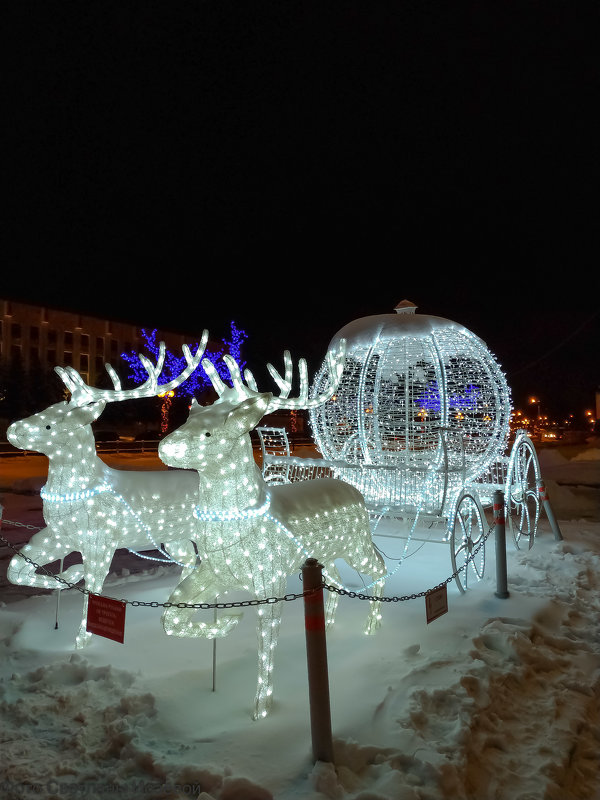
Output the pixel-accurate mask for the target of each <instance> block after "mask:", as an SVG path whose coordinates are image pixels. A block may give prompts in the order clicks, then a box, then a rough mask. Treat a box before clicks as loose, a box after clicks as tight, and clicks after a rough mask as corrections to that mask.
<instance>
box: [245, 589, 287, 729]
mask: <svg viewBox="0 0 600 800" xmlns="http://www.w3.org/2000/svg"><path fill="white" fill-rule="evenodd" d="M273 591H275V592H276V594H277V595H278V596H281V595H283V594H284V592H285V582H280V585H279V586H277V587H275V586H274V587H273V588H272V589H270V590H269V592H270V593H271V594H272V593H273ZM254 592H255V594H256V597H257V598H260V597H267V594H268V593H267V591H266V588H265V586H263V585H261V586H255V588H254ZM281 612H282V608H281V603H270V604H269V605H265V606H258V614H257V625H256V634H257V638H258V685H257V688H256V697H255V698H254V713H253V715H252V718H253V719H255V720H256V719H263V718H264V717H266V716H267V715H268V713H269V711H270V709H271V705H272V703H273V661H274V657H275V646H276V645H277V638H278V636H279V627H280V624H281Z"/></svg>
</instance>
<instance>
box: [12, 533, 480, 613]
mask: <svg viewBox="0 0 600 800" xmlns="http://www.w3.org/2000/svg"><path fill="white" fill-rule="evenodd" d="M5 522H9V520H5ZM10 524H11V525H14V524H15V523H14V522H11V523H10ZM16 524H19V523H16ZM23 527H33V526H26V525H25V526H23ZM493 530H494V526H491V527H490V528H489V530H488V532H487V533H486V534H484V535H483V536H482V537H481V540H480V541H479V543H478V545H477V547H476V548H475V549H474V550H473V551H472V552H471V554H470V555H469V557H468V558H467V559H465V563H464V564H462V565H461V566H460V567H458V568H457V569H456V570H455V571H454V572H453V573H452V575H450V576H449V577H448V578H446V580H444V581H442V582H441V583H438V584H437V585H436V586H434V587H432V588H431V589H427V590H425V591H422V592H416V593H415V594H408V595H404V596H403V597H386V596H377V595H368V594H362V593H360V592H354V591H348V590H347V589H343V588H341V587H339V586H332V585H330V584H327V583H325V582H323V583H322V584H321V586H318V587H317V588H315V589H308V590H305V591H303V592H289V593H288V594H286V595H284V596H283V597H264V598H254V599H252V600H235V601H231V602H229V603H170V602H168V601H167V602H165V603H159V602H158V601H157V600H124V599H120V598H117V597H110V596H108V595H102V597H106V598H107V599H108V600H118V601H119V602H120V603H125V604H127V605H130V606H135V607H146V608H197V609H202V610H206V611H207V610H209V609H211V608H212V609H214V608H216V609H227V608H247V607H248V606H262V605H271V604H273V603H281V602H290V601H292V600H298V599H300V598H301V597H307V596H308V595H311V594H314V593H315V592H317V591H320V589H327V591H329V592H335V593H336V594H339V595H343V596H345V597H350V598H353V599H358V600H368V601H370V602H381V603H401V602H403V601H405V600H416V599H417V598H419V597H425V596H426V595H428V594H429V593H430V592H433V591H435V590H436V589H440V588H441V587H442V586H447V585H448V584H449V583H451V582H452V581H453V580H454V579H455V578H456V577H457V576H458V575H459V573H460V572H462V571H463V570H464V569H466V568H467V567H468V565H469V564H470V563H471V562H472V561H473V559H474V558H475V556H476V555H477V553H478V552H479V551H480V550H481V548H482V547H483V545H484V544H485V543H486V541H487V539H488V538H489V536H490V534H491V532H492V531H493ZM0 542H2V543H3V544H5V545H7V546H8V547H9V548H10V549H11V550H12V551H13V552H14V553H15V554H16V555H18V556H20V557H21V558H22V559H23V560H24V561H27V562H28V563H29V564H31V565H32V566H33V567H35V568H36V570H39V571H41V573H42V574H43V575H45V576H46V577H48V578H53V579H54V580H55V581H57V582H58V583H61V584H63V586H64V587H65V588H67V589H76V590H77V591H78V592H81V594H86V595H90V594H94V595H95V594H97V593H96V592H91V591H90V590H89V589H86V588H85V587H84V586H79V585H78V584H75V583H69V581H66V580H65V579H64V578H61V577H60V575H56V574H55V573H53V572H49V571H48V570H47V569H46V567H43V566H41V565H40V564H36V563H35V561H33V560H32V559H31V558H29V557H28V556H26V555H24V554H23V553H22V552H20V551H19V550H17V548H16V546H15V545H13V544H12V543H11V542H9V541H8V540H7V539H5V538H4V537H3V536H1V535H0Z"/></svg>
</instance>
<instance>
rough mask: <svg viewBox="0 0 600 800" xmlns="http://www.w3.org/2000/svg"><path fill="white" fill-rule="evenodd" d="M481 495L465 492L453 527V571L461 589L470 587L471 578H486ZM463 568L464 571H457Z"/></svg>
mask: <svg viewBox="0 0 600 800" xmlns="http://www.w3.org/2000/svg"><path fill="white" fill-rule="evenodd" d="M484 519H485V518H484V515H483V509H482V507H481V503H480V502H479V499H478V498H477V497H474V496H473V495H471V494H468V493H466V492H463V493H462V494H461V496H460V497H459V499H458V502H457V503H456V508H455V511H454V518H453V520H452V527H451V529H450V553H451V556H452V570H453V572H456V576H455V580H456V584H457V586H458V588H459V589H460V591H461V592H465V591H466V590H467V589H468V588H469V579H471V580H472V579H473V576H475V578H476V579H477V580H481V578H483V572H484V570H485V540H484V535H485V524H484ZM461 567H462V569H461ZM459 569H460V572H457V570H459Z"/></svg>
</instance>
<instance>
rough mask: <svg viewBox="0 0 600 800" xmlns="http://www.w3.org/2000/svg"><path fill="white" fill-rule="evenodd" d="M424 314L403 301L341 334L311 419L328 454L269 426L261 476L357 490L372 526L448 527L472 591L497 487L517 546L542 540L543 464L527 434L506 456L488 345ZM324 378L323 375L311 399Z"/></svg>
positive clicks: (499, 393)
mask: <svg viewBox="0 0 600 800" xmlns="http://www.w3.org/2000/svg"><path fill="white" fill-rule="evenodd" d="M415 310H416V309H415V306H414V305H413V304H412V303H409V302H407V301H404V302H402V303H400V304H399V305H398V306H397V308H396V309H395V311H396V313H395V314H381V315H376V316H370V317H364V318H362V319H358V320H355V321H354V322H351V323H350V324H348V325H346V326H345V327H344V328H342V329H341V330H340V331H339V332H338V333H337V334H336V336H335V337H334V338H333V340H332V342H331V345H330V347H332V348H333V347H336V346H338V345H339V342H340V340H342V339H345V341H346V362H345V366H344V371H343V374H342V377H341V380H340V383H339V387H338V389H337V392H336V394H335V395H334V397H333V398H332V399H331V400H330V401H329V402H327V403H326V404H324V405H321V406H319V407H318V408H315V409H312V410H311V412H310V422H311V426H312V430H313V434H314V439H315V444H316V446H317V448H318V450H319V451H320V453H321V455H322V458H316V459H299V458H293V457H292V456H291V455H290V452H289V446H288V444H287V439H286V436H285V433H284V432H283V431H281V430H279V431H277V430H276V429H266V428H262V429H259V436H260V438H261V444H262V447H263V472H264V475H265V478H266V479H267V480H271V481H295V480H302V479H306V478H311V477H317V476H318V475H322V474H324V473H328V474H331V475H333V476H335V477H337V478H340V479H342V480H344V481H347V482H348V483H351V484H353V485H354V486H356V487H357V488H358V489H359V490H360V491H361V492H362V494H363V495H364V497H365V501H366V503H367V507H368V509H369V512H370V515H371V519H372V524H373V529H374V530H376V529H377V526H378V525H379V523H380V522H381V520H382V519H384V518H385V519H388V520H394V521H400V520H402V521H406V522H407V523H409V526H410V527H411V529H412V530H414V528H415V526H416V525H417V524H418V525H419V526H422V525H424V524H427V525H428V526H433V527H437V529H438V530H439V527H440V525H439V524H440V523H441V527H442V530H443V541H446V542H450V548H451V557H452V564H453V567H454V571H455V572H456V570H457V569H458V568H459V567H460V566H461V565H464V562H465V560H467V559H468V561H469V565H468V567H467V568H464V569H462V570H461V572H459V573H458V575H457V583H458V585H459V588H461V590H463V589H464V588H466V585H467V583H468V579H469V578H468V576H469V573H470V574H471V575H472V574H473V573H472V572H471V570H474V571H475V573H476V574H477V576H478V577H481V576H482V574H483V570H484V565H485V545H484V542H485V534H486V532H487V530H488V529H489V526H488V524H487V522H486V519H485V509H486V508H490V507H491V506H492V504H493V496H494V492H495V491H496V490H501V491H502V492H504V498H505V513H506V516H507V519H508V522H509V526H510V528H511V530H512V533H513V536H514V540H515V543H516V544H517V546H520V545H521V544H522V543H523V542H527V544H528V545H529V546H531V544H532V543H533V539H534V536H535V533H536V529H537V523H538V519H539V515H540V497H539V486H540V472H539V464H538V460H537V456H536V453H535V449H534V447H533V445H532V443H531V440H530V439H529V437H528V436H527V434H526V432H525V431H520V432H518V434H517V436H516V438H515V441H514V443H513V445H512V449H511V450H510V454H508V455H507V452H508V443H509V432H510V427H509V422H510V410H511V402H510V391H509V388H508V386H507V383H506V380H505V377H504V374H503V372H502V370H501V369H500V367H499V365H498V363H497V361H496V360H495V358H494V356H493V355H492V354H491V353H490V351H489V350H488V348H487V347H486V345H485V343H484V342H483V341H482V340H481V339H479V338H478V337H477V336H475V335H474V334H473V333H471V332H470V331H469V330H467V329H466V328H465V327H463V326H462V325H459V324H457V323H455V322H452V321H450V320H447V319H442V318H440V317H434V316H426V315H420V314H416V313H415ZM326 379H327V375H326V371H325V370H324V369H322V370H321V371H320V372H319V373H317V375H316V376H315V380H314V382H313V386H312V392H313V394H316V393H318V392H319V390H320V388H321V384H322V383H323V382H324V381H325V380H326ZM277 437H279V440H277ZM436 524H437V525H436ZM405 528H406V526H404V529H405ZM474 551H476V555H475V556H473V555H472V554H473V552H474Z"/></svg>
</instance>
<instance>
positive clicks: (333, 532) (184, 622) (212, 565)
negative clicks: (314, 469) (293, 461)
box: [159, 343, 386, 719]
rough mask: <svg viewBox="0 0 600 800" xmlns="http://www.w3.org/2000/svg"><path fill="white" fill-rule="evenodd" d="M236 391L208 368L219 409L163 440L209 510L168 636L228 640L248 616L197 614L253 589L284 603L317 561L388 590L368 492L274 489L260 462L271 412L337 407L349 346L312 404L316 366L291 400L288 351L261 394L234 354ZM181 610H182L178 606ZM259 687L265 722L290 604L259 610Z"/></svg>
mask: <svg viewBox="0 0 600 800" xmlns="http://www.w3.org/2000/svg"><path fill="white" fill-rule="evenodd" d="M224 360H225V361H226V363H227V366H228V368H229V372H230V375H231V381H232V384H233V386H232V388H229V387H227V386H226V385H225V384H224V383H223V381H222V380H221V379H220V377H219V375H218V374H217V372H216V370H215V368H214V366H213V365H212V364H211V363H210V362H209V361H208V360H206V359H205V360H204V361H203V362H202V363H203V366H204V369H205V370H206V372H207V373H208V375H209V377H210V379H211V382H212V384H213V386H214V388H215V391H216V392H217V394H218V399H217V400H216V401H215V402H214V403H213V404H212V405H210V406H200V405H198V404H197V403H193V404H192V407H191V410H190V413H189V417H188V420H187V422H186V423H185V424H184V425H183V426H182V427H180V428H179V429H178V430H176V431H174V432H173V433H171V434H170V435H169V436H167V437H166V438H165V439H163V441H162V442H161V443H160V446H159V455H160V457H161V459H162V461H163V462H164V463H165V464H168V465H169V466H172V467H180V468H184V469H193V470H196V471H197V474H198V479H199V490H198V497H199V498H200V503H199V505H198V507H197V508H196V511H195V517H196V528H195V532H194V541H195V543H196V546H197V548H198V555H199V557H200V559H201V563H200V565H199V566H198V567H197V568H196V569H195V570H193V572H191V573H190V574H188V575H187V577H184V578H183V580H182V581H181V583H180V584H179V585H178V586H177V588H176V589H175V590H174V591H173V593H172V594H171V596H170V598H169V602H170V603H172V604H174V606H173V607H167V608H166V609H165V612H164V614H163V618H162V621H163V626H164V629H165V631H166V633H167V634H169V635H172V636H181V637H204V638H207V639H213V638H216V637H222V636H226V635H227V634H228V633H229V632H230V630H231V629H232V628H233V627H234V626H235V625H236V623H237V622H238V621H239V618H240V615H236V614H224V615H222V616H221V617H220V618H219V619H218V620H217V621H213V620H212V619H211V620H210V621H207V620H206V619H204V620H203V619H202V617H199V618H196V616H197V614H198V613H200V614H205V613H206V612H204V611H201V612H198V611H197V610H196V609H194V608H192V607H190V606H192V605H193V604H197V603H213V602H214V600H215V597H218V596H219V595H221V594H223V593H224V592H227V591H236V590H237V591H242V592H248V593H250V594H251V595H253V596H254V597H255V598H257V599H261V598H268V597H273V596H277V597H281V596H283V595H284V594H285V591H286V579H287V577H288V576H290V575H293V574H297V573H298V571H299V569H300V568H301V566H302V564H303V562H304V561H305V560H306V558H307V556H308V557H314V558H317V559H318V560H319V561H320V562H321V563H322V564H323V566H324V568H325V574H326V578H327V579H328V581H329V582H330V583H333V584H337V585H338V586H340V585H341V580H340V578H339V573H338V572H337V570H336V567H335V564H334V562H335V560H336V559H338V558H341V559H343V560H344V561H346V562H347V563H348V564H349V565H350V566H351V567H353V568H354V569H356V570H357V571H358V572H359V573H361V574H363V575H368V576H370V578H371V580H372V582H373V585H374V588H373V594H377V591H378V590H379V591H381V590H382V588H383V583H384V578H385V574H386V571H385V564H384V562H383V559H382V558H381V556H380V555H379V554H378V553H377V551H376V550H375V548H374V546H373V543H372V539H371V531H370V526H369V517H368V513H367V510H366V508H365V503H364V499H363V497H362V495H361V494H360V493H359V492H358V491H357V490H356V489H355V488H354V487H353V486H350V485H349V484H347V483H344V482H342V481H340V480H336V479H331V478H322V479H318V480H309V481H304V482H299V483H294V484H289V485H278V486H272V485H269V486H268V485H267V484H266V483H265V481H264V480H263V477H262V474H261V472H260V470H259V468H258V466H257V465H256V463H255V461H254V457H253V452H252V442H251V439H250V435H249V434H250V431H251V430H252V429H253V428H254V427H255V426H256V425H257V424H258V423H259V421H260V420H261V419H262V417H263V416H265V414H267V413H270V412H272V411H274V410H276V409H301V408H302V409H306V408H311V407H315V406H317V405H319V404H321V403H324V402H327V401H328V400H330V398H331V397H332V395H333V393H334V392H335V389H336V386H337V385H338V383H339V378H340V375H341V371H342V369H343V364H344V347H343V343H342V345H341V347H340V349H339V350H338V351H336V352H329V353H328V354H327V360H328V366H329V375H330V379H329V385H328V387H327V388H326V389H325V390H324V391H323V392H322V393H321V394H319V395H318V396H317V397H313V398H311V399H309V397H308V380H307V369H306V363H305V362H304V360H302V359H301V361H300V363H299V371H300V391H299V396H298V397H297V398H294V399H292V398H290V397H289V394H290V392H291V388H292V372H293V370H292V364H291V359H290V357H289V353H287V352H286V354H285V364H286V368H285V374H284V377H281V376H280V375H279V374H278V373H277V371H276V370H275V369H274V368H273V367H272V366H271V365H268V368H269V371H270V373H271V375H272V377H273V378H274V380H275V382H276V383H277V385H278V386H279V389H280V395H279V396H278V397H274V396H273V394H271V393H262V392H259V391H258V389H257V387H256V382H255V381H254V378H253V377H252V375H251V373H249V372H248V371H246V372H245V374H244V378H245V382H244V380H242V377H241V374H240V369H239V367H238V365H237V363H236V362H235V360H234V359H233V358H231V357H230V356H225V357H224ZM337 598H338V595H337V594H336V593H331V592H330V593H329V596H328V601H327V620H328V622H331V621H332V620H333V615H334V612H335V606H336V603H337ZM177 605H179V606H180V607H177ZM257 609H258V622H257V635H258V686H257V690H256V696H255V701H254V713H253V716H254V718H255V719H259V718H261V717H265V716H266V715H267V714H268V712H269V708H270V706H271V703H272V691H273V680H272V670H273V656H274V650H275V647H276V644H277V636H278V630H279V625H280V621H281V613H282V604H281V603H280V602H273V603H268V604H264V605H257ZM379 624H380V614H379V602H378V601H373V602H370V608H369V613H368V620H367V623H366V628H365V632H366V633H368V634H371V633H374V632H375V630H376V629H377V628H378V627H379Z"/></svg>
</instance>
